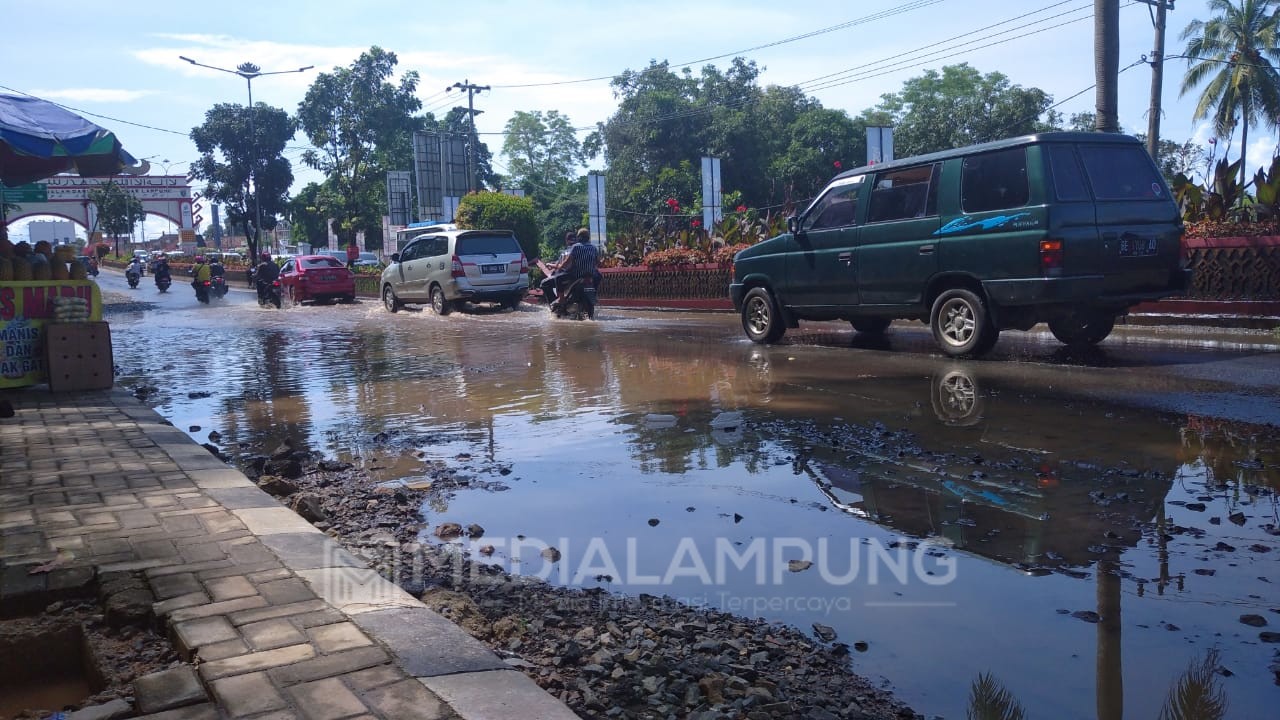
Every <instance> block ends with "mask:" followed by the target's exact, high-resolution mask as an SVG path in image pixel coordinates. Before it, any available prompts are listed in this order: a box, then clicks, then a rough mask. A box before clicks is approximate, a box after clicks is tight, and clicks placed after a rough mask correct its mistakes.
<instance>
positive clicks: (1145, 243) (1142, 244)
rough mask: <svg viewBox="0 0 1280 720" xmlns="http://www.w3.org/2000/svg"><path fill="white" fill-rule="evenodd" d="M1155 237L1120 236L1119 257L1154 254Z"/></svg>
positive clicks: (1155, 246) (1155, 247)
mask: <svg viewBox="0 0 1280 720" xmlns="http://www.w3.org/2000/svg"><path fill="white" fill-rule="evenodd" d="M1157 249H1158V248H1157V245H1156V239H1155V238H1143V237H1137V238H1121V239H1120V257H1145V256H1147V255H1155V254H1156V250H1157Z"/></svg>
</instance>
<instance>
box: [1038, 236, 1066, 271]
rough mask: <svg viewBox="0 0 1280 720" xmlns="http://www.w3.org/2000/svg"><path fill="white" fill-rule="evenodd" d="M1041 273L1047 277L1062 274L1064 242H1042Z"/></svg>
mask: <svg viewBox="0 0 1280 720" xmlns="http://www.w3.org/2000/svg"><path fill="white" fill-rule="evenodd" d="M1040 272H1041V273H1042V274H1044V275H1045V276H1050V275H1059V274H1061V273H1062V241H1061V240H1041V241H1040Z"/></svg>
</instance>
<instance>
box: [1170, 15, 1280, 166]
mask: <svg viewBox="0 0 1280 720" xmlns="http://www.w3.org/2000/svg"><path fill="white" fill-rule="evenodd" d="M1209 12H1211V13H1212V14H1213V17H1211V18H1209V19H1208V20H1192V21H1191V22H1190V23H1188V24H1187V27H1186V28H1185V29H1184V30H1183V31H1182V39H1183V40H1186V41H1187V46H1186V49H1185V50H1184V51H1183V54H1184V55H1186V56H1187V63H1188V65H1189V67H1188V68H1187V72H1186V74H1185V75H1184V76H1183V77H1182V88H1181V91H1180V94H1182V95H1186V94H1187V93H1189V92H1192V91H1193V90H1195V88H1197V87H1199V86H1200V85H1201V84H1203V85H1204V89H1203V90H1201V91H1200V99H1199V101H1198V102H1197V103H1196V109H1195V114H1194V116H1193V117H1192V119H1193V120H1204V119H1205V118H1208V117H1210V116H1212V118H1213V127H1214V131H1215V132H1216V133H1217V134H1218V137H1224V138H1230V137H1231V135H1232V133H1233V131H1234V130H1235V128H1236V126H1237V125H1239V126H1240V148H1241V151H1240V155H1241V158H1242V161H1241V163H1240V184H1241V185H1243V184H1245V178H1246V177H1247V175H1246V170H1245V162H1243V158H1244V157H1245V155H1247V153H1248V150H1249V126H1250V125H1253V124H1256V123H1258V122H1262V123H1263V124H1265V126H1266V127H1267V128H1269V129H1272V130H1274V129H1276V127H1277V126H1278V124H1280V70H1277V65H1280V10H1278V9H1277V6H1276V3H1275V2H1274V0H1237V2H1236V3H1234V4H1233V3H1232V2H1231V0H1209Z"/></svg>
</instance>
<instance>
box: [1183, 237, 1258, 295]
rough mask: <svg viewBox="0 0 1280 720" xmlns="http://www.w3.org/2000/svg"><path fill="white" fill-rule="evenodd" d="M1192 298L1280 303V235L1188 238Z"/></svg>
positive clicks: (1186, 246)
mask: <svg viewBox="0 0 1280 720" xmlns="http://www.w3.org/2000/svg"><path fill="white" fill-rule="evenodd" d="M1183 249H1184V252H1185V254H1186V257H1187V260H1188V262H1189V263H1190V267H1191V268H1192V269H1193V270H1194V271H1195V272H1194V274H1193V275H1192V278H1191V290H1190V292H1189V293H1188V297H1190V298H1192V299H1196V300H1255V301H1262V300H1269V301H1276V300H1280V236H1260V237H1230V238H1184V239H1183Z"/></svg>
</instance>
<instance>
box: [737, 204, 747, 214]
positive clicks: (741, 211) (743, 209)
mask: <svg viewBox="0 0 1280 720" xmlns="http://www.w3.org/2000/svg"><path fill="white" fill-rule="evenodd" d="M734 211H736V212H740V213H744V212H746V211H747V206H746V205H739V206H738V207H736V208H734Z"/></svg>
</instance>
